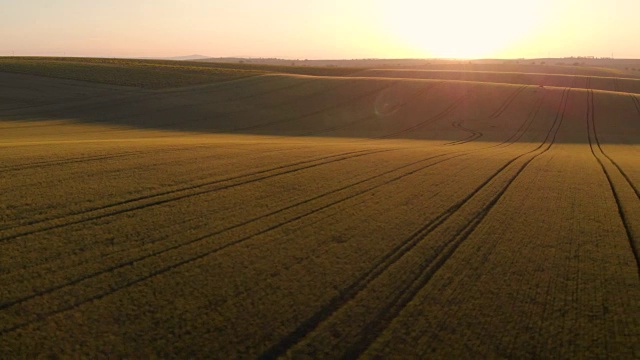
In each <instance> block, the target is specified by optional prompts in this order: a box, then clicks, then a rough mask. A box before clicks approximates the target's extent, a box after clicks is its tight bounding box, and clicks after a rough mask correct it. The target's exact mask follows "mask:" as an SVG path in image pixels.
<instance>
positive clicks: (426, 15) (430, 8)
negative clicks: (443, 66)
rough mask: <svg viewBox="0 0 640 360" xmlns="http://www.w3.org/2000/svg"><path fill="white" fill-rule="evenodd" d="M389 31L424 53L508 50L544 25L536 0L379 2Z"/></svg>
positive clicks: (444, 54)
mask: <svg viewBox="0 0 640 360" xmlns="http://www.w3.org/2000/svg"><path fill="white" fill-rule="evenodd" d="M379 4H380V6H381V8H380V11H381V18H382V19H383V20H382V21H383V23H384V27H385V31H386V32H387V33H388V34H390V35H391V36H392V37H393V38H394V39H395V41H397V42H400V43H402V44H403V45H404V46H405V47H408V48H410V49H412V50H413V52H414V53H415V54H416V55H419V56H420V57H438V58H465V59H471V58H487V57H492V56H496V57H497V56H500V55H502V56H504V54H505V52H506V51H508V48H509V46H512V45H514V44H516V43H518V42H519V41H521V40H522V39H523V38H524V37H526V36H527V35H528V34H529V33H530V32H531V31H532V30H534V29H535V28H536V26H538V25H539V20H540V19H539V15H540V14H539V11H538V10H539V6H538V5H539V4H540V2H536V1H528V2H521V1H513V0H484V1H477V0H458V1H455V0H453V1H431V0H427V1H420V0H416V1H411V0H398V1H394V2H384V3H379Z"/></svg>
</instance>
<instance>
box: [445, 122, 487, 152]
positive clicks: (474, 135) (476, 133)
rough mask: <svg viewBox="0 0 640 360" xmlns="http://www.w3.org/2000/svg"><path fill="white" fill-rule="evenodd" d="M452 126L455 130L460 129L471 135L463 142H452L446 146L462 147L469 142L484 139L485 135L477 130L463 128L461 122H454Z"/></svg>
mask: <svg viewBox="0 0 640 360" xmlns="http://www.w3.org/2000/svg"><path fill="white" fill-rule="evenodd" d="M451 126H452V127H453V128H455V129H458V130H460V131H463V132H466V133H470V135H469V136H467V137H466V138H464V139H462V140H457V141H452V142H448V143H446V144H444V145H445V146H455V145H462V144H466V143H468V142H471V141H474V140H476V139H479V138H481V137H482V135H483V133H482V132H480V131H477V130H473V129H468V128H466V127H464V126H462V122H461V121H454V122H452V123H451Z"/></svg>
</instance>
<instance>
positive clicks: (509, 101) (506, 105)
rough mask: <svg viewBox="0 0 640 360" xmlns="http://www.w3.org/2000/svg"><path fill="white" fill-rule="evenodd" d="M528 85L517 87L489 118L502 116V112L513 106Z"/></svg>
mask: <svg viewBox="0 0 640 360" xmlns="http://www.w3.org/2000/svg"><path fill="white" fill-rule="evenodd" d="M527 87H529V86H528V85H524V86H520V87H519V88H517V89H516V91H514V92H513V93H512V94H511V95H509V96H508V97H507V99H506V101H505V102H504V103H503V104H502V105H501V106H500V107H499V108H498V109H497V110H496V111H495V112H494V113H493V114H491V115H490V116H489V119H496V118H499V117H500V116H502V114H503V113H504V112H505V111H506V110H507V109H508V108H509V107H510V106H511V104H512V103H513V101H514V100H515V99H516V98H517V97H518V95H520V94H521V93H522V92H523V91H524V90H525V89H526V88H527Z"/></svg>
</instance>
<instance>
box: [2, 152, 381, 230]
mask: <svg viewBox="0 0 640 360" xmlns="http://www.w3.org/2000/svg"><path fill="white" fill-rule="evenodd" d="M392 150H393V149H385V150H374V151H371V150H359V151H353V152H347V153H341V154H337V155H331V156H325V157H321V158H317V159H311V160H305V161H299V162H295V163H292V164H287V165H281V166H277V167H274V168H269V169H265V170H260V171H256V172H253V173H249V174H244V175H238V176H234V177H229V178H224V179H218V180H214V181H210V182H205V183H201V184H195V185H190V186H185V187H182V188H179V189H175V190H169V191H163V192H158V193H153V194H148V195H144V196H138V197H135V198H131V199H127V200H123V201H119V202H116V203H112V204H108V205H104V206H100V207H96V208H93V209H88V210H83V211H80V212H77V213H72V214H69V215H64V216H61V217H56V218H53V219H50V220H44V221H39V222H37V223H34V224H32V225H38V224H42V223H45V222H53V221H60V220H65V219H69V218H71V217H76V216H82V218H80V219H75V220H69V221H66V222H65V223H63V224H51V225H44V226H43V227H41V228H39V229H35V230H28V231H23V232H19V233H17V234H12V235H8V236H3V237H0V242H4V241H8V240H13V239H16V238H20V237H23V236H27V235H33V234H37V233H41V232H44V231H48V230H53V229H58V228H62V227H66V226H69V225H75V224H80V223H83V222H87V221H92V220H97V219H102V218H106V217H111V216H115V215H119V214H122V213H126V212H129V211H134V210H140V209H143V208H148V207H151V206H156V205H160V204H164V203H168V202H171V201H176V200H181V199H185V198H189V197H193V196H197V195H201V194H206V193H211V192H214V191H219V190H224V189H228V188H231V187H235V186H239V185H244V184H248V183H252V182H256V181H260V180H264V179H268V178H272V177H276V176H280V175H285V174H290V173H293V172H297V171H301V170H305V169H309V168H313V167H317V166H321V165H325V164H329V163H332V162H336V161H342V160H346V159H350V158H354V157H359V156H364V155H369V154H374V153H379V152H386V151H392ZM316 162H318V163H316ZM309 164H310V165H309ZM300 165H302V166H300ZM292 168H293V169H292ZM278 170H282V171H279V172H277V173H275V174H267V175H263V176H259V175H262V174H265V173H269V172H273V171H278ZM256 175H258V176H259V177H258V178H252V177H254V176H256ZM246 178H249V179H246ZM233 180H239V181H238V182H236V183H232V184H228V185H221V186H219V187H216V188H214V189H203V190H198V189H202V188H205V187H208V186H212V185H216V184H220V183H224V182H228V181H233ZM191 190H197V191H196V192H192V193H186V194H185V193H184V192H187V191H191ZM181 193H182V194H181ZM176 194H177V196H174V197H169V198H161V197H162V196H166V195H176ZM159 198H160V199H159ZM123 205H125V206H126V207H125V208H118V207H120V206H123ZM110 209H113V210H112V211H108V212H107V213H104V214H102V213H98V214H93V213H96V212H100V211H101V210H110ZM12 229H15V228H10V229H7V230H12ZM7 230H5V231H7Z"/></svg>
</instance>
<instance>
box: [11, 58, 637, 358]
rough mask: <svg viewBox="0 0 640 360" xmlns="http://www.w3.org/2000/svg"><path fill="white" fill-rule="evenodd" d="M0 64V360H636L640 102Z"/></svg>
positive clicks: (466, 88)
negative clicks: (119, 74)
mask: <svg viewBox="0 0 640 360" xmlns="http://www.w3.org/2000/svg"><path fill="white" fill-rule="evenodd" d="M33 61H34V62H35V63H36V65H37V60H33ZM87 64H89V65H87ZM2 66H3V65H2V62H1V61H0V71H5V72H0V188H1V189H2V191H1V192H0V285H1V286H0V358H23V357H34V356H62V357H80V358H85V357H88V358H95V357H116V358H120V357H133V358H147V357H154V356H156V357H162V358H224V359H226V358H262V359H272V358H308V357H311V358H321V359H325V358H329V359H331V358H358V357H362V358H423V359H424V358H485V357H490V358H629V359H631V358H638V357H640V144H639V142H640V95H639V94H638V93H640V87H638V86H637V85H636V84H637V83H636V82H638V81H639V80H635V79H631V78H616V77H613V76H605V75H603V74H602V73H599V72H595V73H593V74H589V73H588V72H587V71H586V70H584V73H582V74H580V75H575V74H558V73H554V74H547V75H545V74H538V75H534V74H532V73H530V72H526V73H525V72H515V71H514V69H513V68H512V67H510V68H509V69H508V71H505V72H499V71H497V70H495V71H486V72H482V73H478V72H472V71H468V72H462V71H455V72H447V71H441V70H416V69H414V70H373V69H370V70H363V69H358V70H357V71H356V70H354V69H350V70H349V71H351V72H352V73H349V72H348V71H347V70H346V69H341V70H340V71H342V72H343V73H340V74H339V73H335V74H311V73H307V74H295V73H292V72H293V71H294V70H291V72H289V73H286V71H284V70H283V71H278V73H276V71H274V72H260V73H255V74H254V73H252V74H251V75H250V76H249V75H247V76H244V75H243V76H235V77H231V78H225V79H224V81H218V80H215V79H214V80H211V78H210V79H209V80H208V81H204V80H203V79H202V78H199V80H198V81H196V82H192V81H187V82H182V81H180V80H178V81H174V80H170V78H171V76H172V75H171V74H172V71H173V70H170V71H169V70H168V71H169V73H170V74H169V75H167V78H163V77H159V78H157V79H156V78H154V76H152V75H150V74H148V73H143V74H141V75H140V76H141V77H142V78H147V79H152V80H148V81H147V82H146V83H145V84H164V85H162V86H159V85H158V86H156V85H145V86H137V85H136V86H123V85H135V84H127V83H123V82H122V81H120V80H113V77H111V78H109V79H111V80H105V81H102V80H100V79H89V78H83V79H82V80H93V81H94V82H88V81H87V82H85V81H78V79H77V78H76V79H75V80H74V79H73V78H71V79H70V78H68V77H67V78H63V79H61V78H60V77H61V76H54V75H51V74H43V73H40V72H39V71H41V70H38V71H29V70H24V67H23V68H21V69H22V70H20V71H14V70H15V69H14V70H11V71H9V70H6V69H5V70H2V69H3V68H2ZM21 66H22V65H21ZM34 66H35V65H34ZM82 66H87V67H89V68H93V67H98V68H102V66H106V65H103V64H102V63H100V64H98V65H91V64H90V63H86V64H85V65H82ZM202 66H213V65H211V64H205V65H202ZM36 68H38V69H41V68H40V67H38V66H36ZM7 71H8V72H7ZM131 71H134V72H135V71H136V70H131ZM158 71H160V72H159V74H162V72H161V70H158ZM233 71H243V72H256V71H257V70H256V69H244V70H233ZM73 73H74V74H79V73H77V72H73ZM88 73H91V72H90V71H88ZM36 75H49V76H53V77H40V76H36ZM311 75H315V76H311ZM318 75H330V76H318ZM207 76H208V75H207ZM216 76H217V75H216ZM62 77H64V76H62ZM167 79H169V80H167ZM196 83H197V84H199V85H197V86H193V85H195V84H196ZM616 84H617V85H616ZM169 85H171V86H169ZM184 85H190V86H184ZM616 86H617V87H616ZM158 88H162V89H158Z"/></svg>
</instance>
